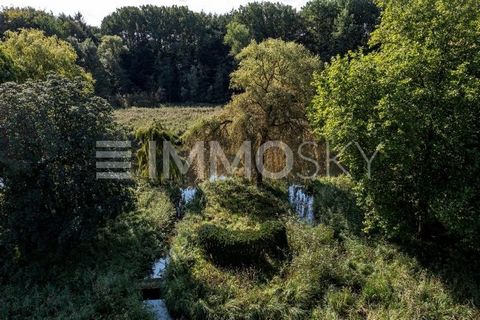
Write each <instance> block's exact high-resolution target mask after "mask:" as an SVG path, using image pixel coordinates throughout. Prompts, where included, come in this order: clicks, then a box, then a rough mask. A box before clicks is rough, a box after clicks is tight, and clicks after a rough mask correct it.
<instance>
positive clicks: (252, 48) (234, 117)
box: [187, 39, 320, 184]
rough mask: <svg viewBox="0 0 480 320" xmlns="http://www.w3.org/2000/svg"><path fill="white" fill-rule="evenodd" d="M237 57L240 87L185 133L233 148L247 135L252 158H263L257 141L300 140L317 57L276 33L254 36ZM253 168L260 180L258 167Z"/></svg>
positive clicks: (294, 142)
mask: <svg viewBox="0 0 480 320" xmlns="http://www.w3.org/2000/svg"><path fill="white" fill-rule="evenodd" d="M236 58H237V59H238V61H239V66H238V69H237V70H236V71H235V72H233V74H232V75H231V86H232V87H233V88H234V89H236V90H238V91H240V92H242V93H239V94H238V95H236V96H234V97H233V98H232V101H231V102H230V103H229V104H228V105H227V106H226V107H225V109H224V110H223V112H222V113H221V114H220V115H218V116H216V117H214V118H212V119H210V120H208V121H206V122H204V123H201V124H200V125H199V126H198V127H195V128H193V129H192V131H191V132H190V136H189V137H190V138H191V140H192V142H194V141H193V140H196V139H199V138H200V137H205V138H214V139H216V140H220V141H222V143H225V146H227V147H229V148H230V151H232V152H236V150H237V149H238V148H239V147H240V145H242V144H243V143H244V142H245V141H251V144H252V148H253V150H254V154H253V156H254V158H255V159H257V157H258V158H259V160H261V161H262V162H265V163H267V161H265V160H266V159H265V158H263V159H262V158H261V156H260V154H259V147H260V146H261V145H263V144H264V143H265V142H267V141H274V140H281V141H284V142H285V143H289V144H290V146H298V145H299V144H300V143H301V142H302V140H303V138H304V136H305V134H306V132H307V131H308V121H307V119H306V116H305V109H306V107H307V105H308V104H309V102H310V101H311V99H312V97H313V95H314V92H315V90H314V88H313V86H312V85H311V82H312V79H313V73H314V71H316V70H318V69H319V68H320V61H319V59H318V58H317V57H316V56H314V55H312V54H311V53H310V52H309V51H308V50H307V49H306V48H305V47H303V46H302V45H300V44H296V43H294V42H285V41H282V40H278V39H269V40H266V41H264V42H261V43H257V42H255V41H254V42H252V43H251V44H250V45H249V46H247V47H246V48H244V49H243V50H242V51H241V52H240V53H239V54H238V55H237V57H236ZM189 137H187V141H188V140H189V139H188V138H189ZM254 168H255V180H256V183H257V184H261V183H262V181H263V176H262V170H261V168H259V167H257V166H254Z"/></svg>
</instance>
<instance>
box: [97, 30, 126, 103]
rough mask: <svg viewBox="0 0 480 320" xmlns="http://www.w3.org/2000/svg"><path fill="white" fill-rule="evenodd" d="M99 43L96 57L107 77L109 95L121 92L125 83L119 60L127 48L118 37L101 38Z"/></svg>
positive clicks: (123, 71)
mask: <svg viewBox="0 0 480 320" xmlns="http://www.w3.org/2000/svg"><path fill="white" fill-rule="evenodd" d="M101 41H102V42H101V43H100V45H99V46H98V50H97V55H98V59H99V61H100V63H101V65H102V66H103V68H104V70H105V73H106V75H107V81H108V87H109V94H112V93H114V92H121V91H122V89H124V88H125V85H126V82H127V80H126V74H125V70H124V69H123V66H122V60H121V59H122V56H123V55H124V54H126V53H127V52H128V48H127V47H126V46H125V45H124V44H123V41H122V38H120V37H118V36H103V37H102V40H101Z"/></svg>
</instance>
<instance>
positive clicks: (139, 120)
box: [114, 106, 220, 135]
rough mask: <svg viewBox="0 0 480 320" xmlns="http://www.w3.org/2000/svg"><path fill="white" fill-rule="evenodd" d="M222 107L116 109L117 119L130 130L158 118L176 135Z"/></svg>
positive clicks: (146, 124)
mask: <svg viewBox="0 0 480 320" xmlns="http://www.w3.org/2000/svg"><path fill="white" fill-rule="evenodd" d="M219 109H220V107H211V106H205V107H199V106H191V107H189V106H161V107H159V108H135V107H132V108H126V109H118V110H115V113H114V115H115V121H116V122H117V123H119V124H121V125H124V126H126V127H127V128H128V129H129V130H130V131H133V130H135V129H137V128H140V127H145V126H148V125H149V124H151V123H152V122H153V121H154V120H158V121H160V122H161V124H162V125H163V126H164V127H165V128H166V129H168V130H169V131H171V132H173V133H175V134H176V135H181V134H183V133H184V132H185V131H186V130H187V129H188V128H189V127H191V126H192V125H193V123H195V122H196V121H197V120H198V119H201V118H204V117H207V116H210V115H212V114H213V113H215V112H216V111H218V110H219Z"/></svg>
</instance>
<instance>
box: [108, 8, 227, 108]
mask: <svg viewBox="0 0 480 320" xmlns="http://www.w3.org/2000/svg"><path fill="white" fill-rule="evenodd" d="M225 25H226V23H225V21H224V20H222V19H221V18H220V17H218V16H213V15H206V14H204V13H195V12H193V11H191V10H189V9H188V8H187V7H183V6H181V7H179V6H172V7H158V6H152V5H147V6H142V7H139V8H137V7H124V8H120V9H118V10H117V11H116V12H114V13H113V14H111V15H109V16H107V17H106V18H105V19H104V20H103V21H102V31H103V33H104V34H111V35H117V36H119V37H121V38H122V39H123V41H124V44H126V46H127V47H128V49H129V52H128V54H125V55H124V56H123V58H122V65H123V66H124V68H125V70H126V74H127V78H128V80H129V81H130V83H131V88H130V90H129V93H130V92H131V93H133V92H142V94H143V95H145V96H147V97H149V98H150V99H152V100H154V101H153V103H158V102H161V101H165V100H166V101H170V102H178V101H180V102H185V101H190V100H192V99H194V101H191V102H218V101H215V100H214V98H213V96H214V95H213V94H212V93H211V92H210V94H197V93H198V92H205V93H208V89H209V88H210V87H213V86H214V85H215V84H217V85H218V84H219V83H222V84H223V87H222V88H221V90H222V91H223V93H222V92H219V93H217V94H215V96H217V97H222V96H227V95H228V84H227V81H221V82H217V79H216V77H217V75H218V74H221V75H223V76H225V73H219V72H218V69H219V68H222V67H223V68H225V67H227V68H228V70H227V72H226V74H228V73H229V71H230V69H231V64H232V63H231V61H230V60H232V59H231V58H230V57H229V56H228V47H227V46H226V45H224V44H223V37H224V30H225ZM199 71H201V72H199ZM194 74H195V76H193V75H194ZM192 76H193V77H196V76H198V80H197V81H195V82H196V83H197V84H198V86H197V85H193V86H192V85H191V84H192ZM226 78H227V79H228V76H226ZM190 90H193V91H197V92H190ZM225 92H227V94H225ZM208 96H209V97H210V99H211V100H208V101H205V100H206V99H207V97H208Z"/></svg>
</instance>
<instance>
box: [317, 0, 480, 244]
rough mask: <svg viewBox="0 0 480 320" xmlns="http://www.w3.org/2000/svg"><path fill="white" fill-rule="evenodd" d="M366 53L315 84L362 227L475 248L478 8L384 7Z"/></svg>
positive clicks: (433, 0) (434, 1) (389, 0)
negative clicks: (358, 196) (363, 213)
mask: <svg viewBox="0 0 480 320" xmlns="http://www.w3.org/2000/svg"><path fill="white" fill-rule="evenodd" d="M380 3H381V6H382V8H383V10H384V11H383V14H382V22H381V24H380V27H379V28H378V29H377V30H376V31H374V33H373V34H372V40H371V42H370V45H371V46H372V47H374V48H378V51H375V52H372V53H370V54H367V55H365V54H362V53H358V54H352V55H349V56H348V57H345V58H342V59H338V60H334V61H333V62H332V64H331V66H329V67H328V68H327V69H326V70H325V71H324V72H323V73H322V74H321V75H319V76H318V78H317V85H318V91H317V96H316V98H315V100H314V105H315V107H314V108H313V109H312V112H311V119H312V120H313V123H314V125H315V127H316V128H317V132H318V133H319V134H321V135H323V136H325V137H327V138H328V139H330V140H332V142H333V145H334V147H335V149H336V150H337V151H341V150H343V148H344V147H345V146H347V145H348V144H349V143H350V142H358V143H360V144H361V146H362V148H363V150H364V152H365V153H366V154H367V155H369V157H370V156H371V155H373V154H374V152H375V151H377V152H378V155H377V156H376V157H375V158H374V160H373V162H372V163H371V171H370V174H369V172H368V171H367V170H366V169H367V168H368V166H367V163H366V161H365V159H364V156H363V155H362V154H361V153H360V152H359V151H358V150H357V149H356V148H348V149H346V150H343V152H342V157H341V159H342V162H343V163H344V164H346V165H348V167H349V168H350V172H351V174H352V175H353V177H354V178H355V179H356V180H358V181H359V182H360V184H361V186H363V197H362V198H363V200H364V203H365V205H366V207H367V208H368V212H369V215H368V219H367V226H368V227H372V228H373V227H377V228H380V229H381V230H383V231H384V232H385V233H386V234H388V235H390V236H395V237H400V238H403V239H409V238H410V237H411V236H412V235H413V236H417V237H420V238H423V239H425V238H428V237H431V236H435V237H438V236H443V235H445V234H446V235H450V236H454V237H456V238H457V239H460V240H461V241H462V242H463V243H464V244H467V245H469V246H471V248H475V247H477V248H476V249H478V241H479V240H480V238H479V234H480V232H479V231H480V219H479V217H480V214H479V210H478V208H479V206H480V202H479V197H478V194H480V193H479V192H480V180H479V177H480V144H479V141H480V101H479V98H480V68H479V61H480V53H479V51H478V48H479V46H480V40H479V39H480V12H479V10H478V2H477V1H474V0H468V1H460V0H458V1H457V0H455V1H451V0H448V1H447V0H409V1H407V0H400V1H398V0H395V1H393V0H384V1H381V2H380Z"/></svg>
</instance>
